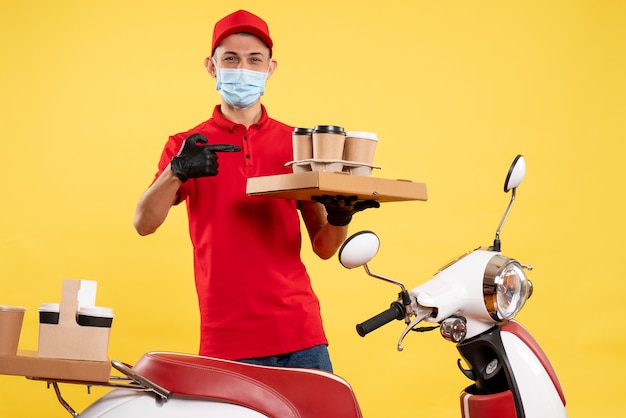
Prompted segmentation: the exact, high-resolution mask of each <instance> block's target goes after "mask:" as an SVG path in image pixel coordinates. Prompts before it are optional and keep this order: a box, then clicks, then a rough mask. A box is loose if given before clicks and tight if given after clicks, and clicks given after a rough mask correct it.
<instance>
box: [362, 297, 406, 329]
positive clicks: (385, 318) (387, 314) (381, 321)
mask: <svg viewBox="0 0 626 418" xmlns="http://www.w3.org/2000/svg"><path fill="white" fill-rule="evenodd" d="M405 313H406V310H405V309H404V306H403V305H402V304H401V303H400V302H397V301H396V302H393V303H392V304H391V306H390V307H389V309H387V310H386V311H383V312H381V313H379V314H378V315H376V316H374V317H372V318H370V319H368V320H367V321H365V322H363V323H362V324H357V326H356V332H357V333H358V334H359V335H360V336H361V337H365V336H366V335H367V334H369V333H370V332H372V331H374V330H376V329H378V328H380V327H382V326H383V325H385V324H388V323H389V322H391V321H393V320H394V319H398V320H399V319H403V318H404V315H405Z"/></svg>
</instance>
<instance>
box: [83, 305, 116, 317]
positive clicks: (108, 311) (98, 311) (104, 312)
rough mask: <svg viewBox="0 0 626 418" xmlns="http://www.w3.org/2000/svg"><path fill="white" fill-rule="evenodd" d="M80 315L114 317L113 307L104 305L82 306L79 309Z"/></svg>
mask: <svg viewBox="0 0 626 418" xmlns="http://www.w3.org/2000/svg"><path fill="white" fill-rule="evenodd" d="M78 314H79V315H87V316H97V317H100V318H113V317H114V316H115V315H114V314H113V308H105V307H102V306H81V307H80V308H79V309H78Z"/></svg>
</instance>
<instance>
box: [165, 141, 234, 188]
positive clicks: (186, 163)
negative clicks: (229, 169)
mask: <svg viewBox="0 0 626 418" xmlns="http://www.w3.org/2000/svg"><path fill="white" fill-rule="evenodd" d="M208 142H209V141H208V140H207V139H206V137H205V136H204V135H201V134H193V135H191V136H189V137H188V138H187V139H185V142H183V145H182V147H180V151H179V152H178V155H176V156H175V157H174V158H172V161H171V163H170V167H171V168H172V171H173V172H174V174H176V177H178V178H179V179H180V181H182V182H183V183H184V182H186V181H187V180H188V179H193V178H198V177H207V176H216V175H217V168H218V167H219V164H218V162H217V154H216V153H217V152H238V151H241V148H239V147H238V146H236V145H228V144H213V145H206V144H208Z"/></svg>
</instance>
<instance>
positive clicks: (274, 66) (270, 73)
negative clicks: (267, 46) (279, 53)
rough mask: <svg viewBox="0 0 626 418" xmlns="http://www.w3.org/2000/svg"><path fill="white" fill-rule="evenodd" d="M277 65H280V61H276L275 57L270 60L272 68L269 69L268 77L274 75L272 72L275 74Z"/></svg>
mask: <svg viewBox="0 0 626 418" xmlns="http://www.w3.org/2000/svg"><path fill="white" fill-rule="evenodd" d="M276 67H278V61H276V60H275V59H272V60H270V68H269V70H268V71H267V78H268V79H269V78H270V77H271V76H272V74H274V70H276Z"/></svg>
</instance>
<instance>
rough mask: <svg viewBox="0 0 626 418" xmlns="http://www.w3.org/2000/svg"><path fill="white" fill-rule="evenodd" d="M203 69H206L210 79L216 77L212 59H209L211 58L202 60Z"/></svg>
mask: <svg viewBox="0 0 626 418" xmlns="http://www.w3.org/2000/svg"><path fill="white" fill-rule="evenodd" d="M204 68H206V70H207V71H208V72H209V74H210V75H211V77H213V78H215V77H216V74H215V63H214V62H213V59H211V57H206V58H205V59H204Z"/></svg>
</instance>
